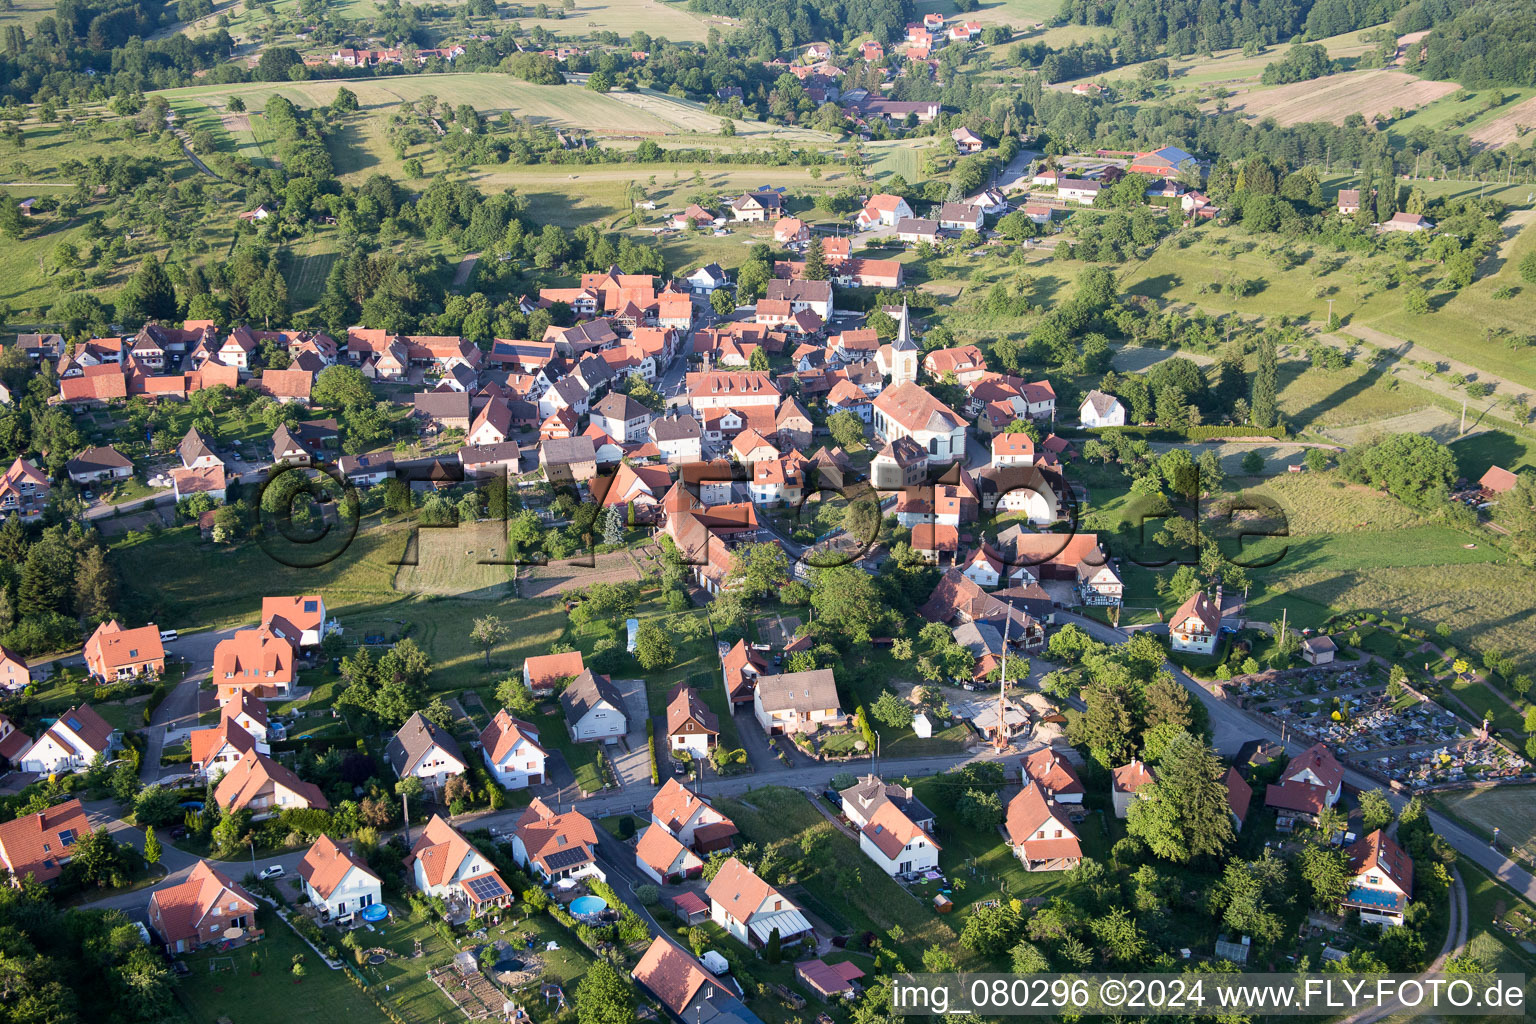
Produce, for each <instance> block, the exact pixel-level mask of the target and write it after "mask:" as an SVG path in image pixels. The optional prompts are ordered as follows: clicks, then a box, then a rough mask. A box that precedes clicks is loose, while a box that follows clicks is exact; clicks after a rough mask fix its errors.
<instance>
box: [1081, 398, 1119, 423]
mask: <svg viewBox="0 0 1536 1024" xmlns="http://www.w3.org/2000/svg"><path fill="white" fill-rule="evenodd" d="M1077 418H1078V421H1079V422H1080V423H1082V425H1083V426H1084V427H1086V428H1089V429H1092V428H1094V427H1123V426H1125V406H1123V405H1121V404H1120V400H1119V399H1118V398H1116V397H1115V396H1114V395H1106V394H1105V393H1104V392H1102V391H1090V392H1088V395H1087V397H1085V398H1084V399H1083V404H1082V405H1081V406H1079V407H1078V411H1077Z"/></svg>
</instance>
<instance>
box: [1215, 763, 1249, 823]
mask: <svg viewBox="0 0 1536 1024" xmlns="http://www.w3.org/2000/svg"><path fill="white" fill-rule="evenodd" d="M1221 781H1222V784H1223V785H1224V786H1226V787H1227V811H1228V812H1229V813H1230V814H1231V816H1232V830H1233V831H1234V832H1241V831H1242V830H1243V823H1244V822H1246V821H1247V820H1248V805H1249V804H1251V803H1252V802H1253V787H1252V786H1250V785H1248V780H1246V779H1244V778H1243V776H1242V774H1241V773H1240V772H1239V771H1238V770H1237V769H1236V768H1228V769H1227V774H1226V775H1225V776H1223V777H1222V780H1221Z"/></svg>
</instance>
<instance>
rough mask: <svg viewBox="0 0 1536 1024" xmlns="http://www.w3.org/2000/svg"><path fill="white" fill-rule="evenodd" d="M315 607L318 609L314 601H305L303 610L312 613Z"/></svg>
mask: <svg viewBox="0 0 1536 1024" xmlns="http://www.w3.org/2000/svg"><path fill="white" fill-rule="evenodd" d="M317 607H318V605H317V604H316V603H315V602H314V601H305V602H304V610H305V611H307V612H312V611H314V610H315V609H316V608H317Z"/></svg>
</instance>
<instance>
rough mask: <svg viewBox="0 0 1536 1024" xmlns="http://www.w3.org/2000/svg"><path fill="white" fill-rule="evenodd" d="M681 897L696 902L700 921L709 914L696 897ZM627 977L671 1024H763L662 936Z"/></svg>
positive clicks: (694, 895) (714, 979) (691, 959)
mask: <svg viewBox="0 0 1536 1024" xmlns="http://www.w3.org/2000/svg"><path fill="white" fill-rule="evenodd" d="M683 895H684V896H691V897H692V898H693V901H698V903H699V910H698V914H699V916H700V918H701V919H702V917H703V916H704V915H705V914H707V913H708V908H707V907H705V906H704V904H703V901H702V900H699V898H698V896H697V894H694V893H685V894H683ZM681 898H682V897H679V899H681ZM690 902H692V901H690ZM630 976H631V977H632V978H634V979H635V984H636V985H637V986H639V988H640V989H641V991H642V992H644V993H646V994H647V995H649V996H650V997H651V998H653V999H655V1000H656V1001H657V1002H658V1003H660V1004H661V1005H662V1007H664V1008H665V1009H666V1013H667V1017H668V1019H670V1020H671V1021H672V1022H673V1024H763V1022H762V1020H761V1019H760V1018H759V1017H758V1016H757V1014H755V1013H753V1012H752V1011H751V1010H749V1009H747V1008H746V1006H744V1005H743V1004H742V1001H741V999H740V997H739V996H738V995H737V994H736V992H734V991H732V990H731V989H730V988H727V987H726V986H725V985H724V984H722V983H721V981H720V979H718V978H717V977H715V975H714V974H712V973H710V972H709V971H708V970H706V969H705V968H704V967H703V966H702V965H701V964H700V963H699V962H698V961H697V960H695V959H694V958H693V957H691V956H689V955H688V953H687V952H685V951H684V950H683V948H682V947H681V946H679V945H678V944H677V943H675V942H673V941H672V940H671V939H670V938H668V937H666V936H665V935H659V936H657V937H656V938H655V940H653V941H652V942H651V946H650V948H649V949H647V950H646V951H645V955H644V956H642V957H641V958H640V962H639V963H637V964H636V965H635V969H634V970H633V971H631V972H630Z"/></svg>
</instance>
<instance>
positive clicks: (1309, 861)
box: [1296, 843, 1350, 912]
mask: <svg viewBox="0 0 1536 1024" xmlns="http://www.w3.org/2000/svg"><path fill="white" fill-rule="evenodd" d="M1296 865H1297V868H1298V870H1299V873H1300V875H1301V879H1302V881H1303V882H1305V883H1306V884H1307V888H1308V889H1310V890H1311V893H1312V906H1314V907H1316V908H1317V909H1318V910H1325V911H1329V912H1332V911H1333V910H1335V909H1337V908H1338V905H1339V901H1340V900H1342V899H1343V898H1344V894H1345V893H1346V892H1348V891H1349V884H1350V872H1349V858H1348V857H1346V856H1345V854H1344V851H1343V850H1335V849H1331V848H1329V847H1326V846H1316V845H1313V844H1310V843H1309V844H1307V845H1306V846H1305V847H1303V848H1302V850H1301V853H1300V855H1299V856H1298V857H1297V858H1296Z"/></svg>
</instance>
